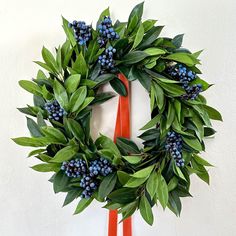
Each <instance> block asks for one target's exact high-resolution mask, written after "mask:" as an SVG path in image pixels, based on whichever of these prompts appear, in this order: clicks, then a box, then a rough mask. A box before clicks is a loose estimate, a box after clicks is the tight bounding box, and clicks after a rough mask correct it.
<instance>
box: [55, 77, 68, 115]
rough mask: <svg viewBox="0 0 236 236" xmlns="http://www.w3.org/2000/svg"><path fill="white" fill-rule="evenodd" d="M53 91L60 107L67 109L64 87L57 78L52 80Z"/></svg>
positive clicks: (66, 96)
mask: <svg viewBox="0 0 236 236" xmlns="http://www.w3.org/2000/svg"><path fill="white" fill-rule="evenodd" d="M53 91H54V94H55V98H56V100H57V101H58V103H59V104H60V105H61V107H63V108H64V109H65V110H67V106H68V95H67V92H66V90H65V88H64V87H63V86H62V84H61V83H60V82H59V81H57V80H55V81H54V86H53Z"/></svg>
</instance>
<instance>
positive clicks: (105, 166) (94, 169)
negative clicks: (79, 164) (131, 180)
mask: <svg viewBox="0 0 236 236" xmlns="http://www.w3.org/2000/svg"><path fill="white" fill-rule="evenodd" d="M112 172H113V168H112V165H111V163H110V162H109V161H108V160H107V159H105V158H102V157H101V158H100V159H97V160H94V161H92V162H91V163H90V166H89V173H90V176H91V177H93V176H97V175H102V176H107V175H109V174H111V173H112Z"/></svg>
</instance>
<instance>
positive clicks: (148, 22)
mask: <svg viewBox="0 0 236 236" xmlns="http://www.w3.org/2000/svg"><path fill="white" fill-rule="evenodd" d="M156 22H157V21H156V20H145V21H144V22H143V28H144V31H145V32H147V31H148V30H150V29H151V28H152V27H153V26H154V25H155V23H156Z"/></svg>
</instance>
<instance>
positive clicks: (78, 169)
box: [61, 159, 87, 178]
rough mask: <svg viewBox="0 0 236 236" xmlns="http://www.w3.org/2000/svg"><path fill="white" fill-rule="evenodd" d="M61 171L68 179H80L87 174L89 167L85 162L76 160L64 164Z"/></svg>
mask: <svg viewBox="0 0 236 236" xmlns="http://www.w3.org/2000/svg"><path fill="white" fill-rule="evenodd" d="M61 170H63V171H64V172H65V174H66V175H67V176H68V177H72V178H80V177H82V176H83V175H84V174H85V173H86V172H87V166H86V162H85V161H84V160H82V159H75V160H70V161H65V162H63V163H62V166H61Z"/></svg>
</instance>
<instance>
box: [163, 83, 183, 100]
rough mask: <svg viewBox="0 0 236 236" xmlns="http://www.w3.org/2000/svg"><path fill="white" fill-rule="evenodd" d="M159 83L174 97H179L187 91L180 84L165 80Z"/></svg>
mask: <svg viewBox="0 0 236 236" xmlns="http://www.w3.org/2000/svg"><path fill="white" fill-rule="evenodd" d="M159 85H160V86H161V87H162V88H163V89H164V90H166V91H167V92H168V93H170V94H171V95H172V96H173V97H179V96H181V95H183V94H185V93H186V92H185V90H184V89H183V88H182V87H180V86H179V85H175V84H167V83H163V82H159Z"/></svg>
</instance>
